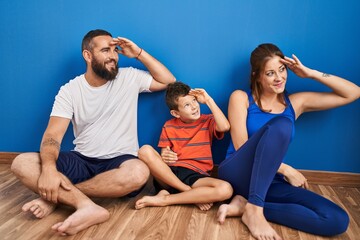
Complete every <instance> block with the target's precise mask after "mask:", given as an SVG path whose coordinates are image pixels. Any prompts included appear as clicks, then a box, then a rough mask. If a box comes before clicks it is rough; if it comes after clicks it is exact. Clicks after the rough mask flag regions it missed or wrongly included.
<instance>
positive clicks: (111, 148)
mask: <svg viewBox="0 0 360 240" xmlns="http://www.w3.org/2000/svg"><path fill="white" fill-rule="evenodd" d="M82 54H83V57H84V59H85V61H86V65H87V69H86V73H85V74H83V75H81V76H78V77H76V78H75V79H73V80H71V81H70V82H69V83H67V84H65V85H64V86H63V87H61V89H60V91H59V93H58V95H57V96H56V98H55V102H54V106H53V109H52V112H51V115H50V120H49V123H48V127H47V129H46V131H45V133H44V135H43V138H42V142H41V147H40V153H23V154H20V155H19V156H18V157H16V158H15V159H14V161H13V163H12V166H11V169H12V171H13V172H14V174H15V175H16V176H17V177H18V178H19V179H20V181H22V183H23V184H24V185H26V186H27V187H28V188H30V189H31V190H33V191H35V192H37V193H39V194H40V198H39V199H35V200H33V201H30V202H28V203H26V204H25V205H24V206H23V208H22V209H23V211H30V212H32V213H33V214H34V215H35V216H36V217H38V218H43V217H45V216H47V215H49V214H50V213H51V212H52V211H53V210H54V209H55V206H56V204H57V203H62V204H66V205H70V206H72V207H74V208H75V209H76V211H75V212H74V213H73V214H72V215H70V216H69V217H68V218H67V219H65V221H64V222H59V223H56V224H55V225H53V226H52V229H53V230H55V231H57V232H59V233H60V234H62V235H73V234H76V233H77V232H79V231H81V230H83V229H86V228H88V227H90V226H92V225H94V224H98V223H101V222H104V221H106V220H107V219H108V218H109V212H108V211H107V210H106V209H104V208H102V207H100V206H98V205H96V204H95V203H94V202H93V201H92V200H90V198H89V197H120V196H125V195H127V194H129V193H132V192H134V191H136V190H138V189H140V188H141V187H142V186H143V185H144V184H145V183H146V181H147V179H148V176H149V170H148V168H147V166H146V165H145V164H144V163H143V162H141V161H139V160H138V159H137V151H138V139H137V129H136V127H137V121H136V120H137V101H138V94H139V93H140V92H146V91H159V90H163V89H165V88H166V86H167V85H168V84H169V83H172V82H174V81H175V78H174V76H173V75H172V74H171V73H170V71H169V70H168V69H167V68H166V67H165V66H163V65H162V64H161V63H160V62H158V61H157V60H156V59H155V58H153V57H152V56H150V55H149V54H148V53H147V52H146V51H145V50H143V49H141V48H139V47H138V46H137V45H136V44H135V43H133V42H132V41H130V40H128V39H126V38H120V37H118V38H112V36H111V34H110V33H108V32H106V31H104V30H93V31H90V32H89V33H87V34H86V35H85V37H84V39H83V42H82ZM118 54H122V55H124V56H127V57H129V58H137V59H138V60H139V61H141V62H142V63H143V64H144V65H145V66H146V67H147V69H148V70H149V72H150V74H149V73H147V72H145V71H141V70H138V69H134V68H118V59H119V57H118ZM70 121H72V124H73V128H74V135H75V140H74V144H75V149H74V151H71V152H60V145H61V141H62V138H63V136H64V134H65V132H66V129H67V128H68V126H69V123H70Z"/></svg>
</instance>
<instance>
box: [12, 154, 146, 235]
mask: <svg viewBox="0 0 360 240" xmlns="http://www.w3.org/2000/svg"><path fill="white" fill-rule="evenodd" d="M129 169H131V171H130V170H129ZM11 170H12V171H13V173H14V174H15V175H16V176H17V177H18V179H19V180H20V181H21V182H22V183H23V184H24V185H25V186H27V187H28V188H30V189H31V190H33V191H34V192H38V189H37V181H38V179H39V176H40V173H41V166H40V157H39V154H38V153H24V154H21V155H19V156H18V157H16V158H15V159H14V161H13V163H12V166H11ZM148 176H149V170H148V169H147V167H146V165H145V164H144V163H142V162H141V161H139V160H128V161H125V162H124V163H122V164H121V166H120V167H119V168H117V169H113V170H110V171H107V172H104V173H101V174H99V175H97V176H95V177H94V178H92V179H89V180H87V181H84V182H82V183H79V184H76V185H75V186H74V185H72V184H71V183H70V181H68V184H69V185H70V186H71V190H65V189H63V188H61V187H60V188H59V197H58V201H59V202H60V203H63V204H66V205H69V206H72V207H74V208H75V209H76V211H75V212H74V213H73V214H72V215H70V216H69V217H68V218H67V219H66V220H65V221H64V222H59V223H57V224H55V225H53V227H52V229H53V230H55V231H58V232H59V233H60V234H63V235H67V234H69V235H72V234H76V233H77V232H79V231H81V230H83V229H86V228H88V227H90V226H92V225H95V224H98V223H101V222H104V221H106V220H107V219H108V218H109V216H110V215H109V212H108V211H107V210H106V209H104V208H102V207H100V206H98V205H96V204H95V203H94V202H93V201H92V200H91V199H90V198H89V197H120V196H124V195H126V194H128V193H130V192H132V191H135V190H137V189H139V188H140V187H141V186H142V185H144V184H145V182H146V181H147V179H148ZM22 209H23V211H30V212H32V213H33V214H34V215H35V216H36V217H38V218H42V217H45V216H47V215H49V214H50V213H51V212H52V211H53V210H54V209H55V204H54V203H51V202H48V201H46V200H44V199H42V198H38V199H35V200H32V201H30V202H28V203H26V204H25V205H24V206H23V208H22Z"/></svg>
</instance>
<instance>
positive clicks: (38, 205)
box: [22, 198, 56, 218]
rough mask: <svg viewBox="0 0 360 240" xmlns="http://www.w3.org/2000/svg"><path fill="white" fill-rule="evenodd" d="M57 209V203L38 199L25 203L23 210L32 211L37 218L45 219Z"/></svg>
mask: <svg viewBox="0 0 360 240" xmlns="http://www.w3.org/2000/svg"><path fill="white" fill-rule="evenodd" d="M55 207H56V204H55V203H52V202H48V201H46V200H44V199H42V198H37V199H34V200H32V201H30V202H28V203H25V204H24V206H23V207H22V210H23V211H24V212H28V211H30V212H31V213H32V214H34V216H35V217H37V218H43V217H46V216H48V215H49V214H50V213H52V212H53V211H54V210H55Z"/></svg>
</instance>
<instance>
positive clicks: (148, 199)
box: [135, 190, 170, 209]
mask: <svg viewBox="0 0 360 240" xmlns="http://www.w3.org/2000/svg"><path fill="white" fill-rule="evenodd" d="M167 195H170V193H169V192H168V191H166V190H161V191H160V192H158V194H156V195H155V196H144V197H142V198H140V199H139V200H137V201H136V203H135V208H136V209H141V208H144V207H162V206H165V196H167Z"/></svg>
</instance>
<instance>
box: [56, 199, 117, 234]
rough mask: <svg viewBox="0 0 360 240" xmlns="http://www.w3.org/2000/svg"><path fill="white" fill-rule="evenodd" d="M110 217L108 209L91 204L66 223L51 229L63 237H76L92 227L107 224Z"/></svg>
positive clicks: (78, 210) (79, 210)
mask: <svg viewBox="0 0 360 240" xmlns="http://www.w3.org/2000/svg"><path fill="white" fill-rule="evenodd" d="M109 217H110V214H109V212H108V211H107V210H106V209H104V208H102V207H100V206H98V205H96V204H94V203H92V202H91V203H89V204H86V205H85V206H83V207H81V208H78V209H77V210H76V211H75V212H74V213H73V214H71V215H70V216H69V217H68V218H67V219H65V221H64V222H59V223H56V224H54V225H53V226H52V227H51V229H52V230H54V231H56V232H58V233H59V234H61V235H74V234H76V233H78V232H80V231H81V230H84V229H86V228H88V227H90V226H92V225H95V224H99V223H102V222H105V221H106V220H108V219H109Z"/></svg>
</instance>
